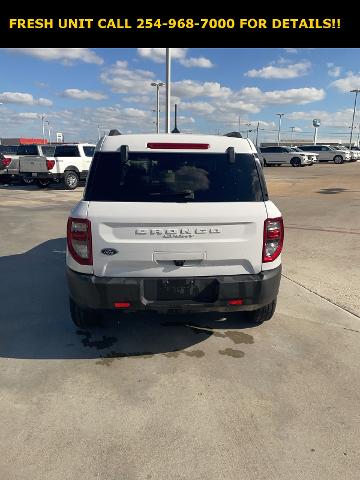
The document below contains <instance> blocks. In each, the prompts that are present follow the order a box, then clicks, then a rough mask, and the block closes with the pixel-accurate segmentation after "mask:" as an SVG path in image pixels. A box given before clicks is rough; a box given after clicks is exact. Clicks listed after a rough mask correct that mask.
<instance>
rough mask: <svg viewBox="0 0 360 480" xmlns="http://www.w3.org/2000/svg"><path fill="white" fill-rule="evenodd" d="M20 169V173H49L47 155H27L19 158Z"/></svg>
mask: <svg viewBox="0 0 360 480" xmlns="http://www.w3.org/2000/svg"><path fill="white" fill-rule="evenodd" d="M19 170H20V173H26V172H37V173H48V168H47V166H46V157H40V156H35V155H26V156H23V157H20V158H19Z"/></svg>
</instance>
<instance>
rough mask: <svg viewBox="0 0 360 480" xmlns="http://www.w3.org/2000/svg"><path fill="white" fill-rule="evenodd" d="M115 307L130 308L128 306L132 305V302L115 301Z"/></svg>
mask: <svg viewBox="0 0 360 480" xmlns="http://www.w3.org/2000/svg"><path fill="white" fill-rule="evenodd" d="M114 307H115V308H128V307H130V303H129V302H116V303H114Z"/></svg>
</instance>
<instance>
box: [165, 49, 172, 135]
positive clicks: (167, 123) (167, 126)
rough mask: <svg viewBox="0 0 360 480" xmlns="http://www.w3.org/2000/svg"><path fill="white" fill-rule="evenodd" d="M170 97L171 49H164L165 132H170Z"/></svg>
mask: <svg viewBox="0 0 360 480" xmlns="http://www.w3.org/2000/svg"><path fill="white" fill-rule="evenodd" d="M170 99H171V49H170V48H167V49H166V109H165V133H170Z"/></svg>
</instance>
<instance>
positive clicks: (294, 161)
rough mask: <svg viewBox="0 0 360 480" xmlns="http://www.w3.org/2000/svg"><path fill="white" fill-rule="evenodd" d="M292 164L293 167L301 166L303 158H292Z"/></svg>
mask: <svg viewBox="0 0 360 480" xmlns="http://www.w3.org/2000/svg"><path fill="white" fill-rule="evenodd" d="M290 164H291V166H292V167H301V160H300V158H298V157H295V158H292V159H291V160H290Z"/></svg>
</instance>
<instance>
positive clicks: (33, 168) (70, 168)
mask: <svg viewBox="0 0 360 480" xmlns="http://www.w3.org/2000/svg"><path fill="white" fill-rule="evenodd" d="M94 150H95V145H93V144H90V143H72V144H64V145H57V146H56V148H55V152H54V156H53V157H51V158H50V157H47V158H44V157H43V158H39V157H36V158H35V157H34V158H32V159H29V160H30V161H29V160H28V161H23V160H22V159H20V175H21V176H22V178H24V179H36V180H37V184H38V185H39V187H47V186H48V185H49V184H50V183H51V182H54V181H55V182H63V183H64V185H65V188H66V189H67V190H74V189H75V188H76V187H77V186H78V185H79V182H80V180H85V179H86V177H87V174H88V171H89V168H90V163H91V160H92V157H93V155H94Z"/></svg>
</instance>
